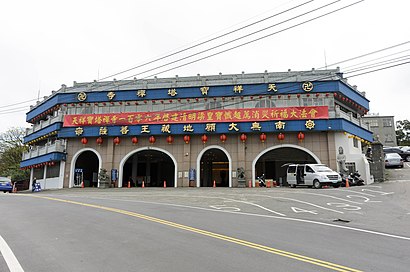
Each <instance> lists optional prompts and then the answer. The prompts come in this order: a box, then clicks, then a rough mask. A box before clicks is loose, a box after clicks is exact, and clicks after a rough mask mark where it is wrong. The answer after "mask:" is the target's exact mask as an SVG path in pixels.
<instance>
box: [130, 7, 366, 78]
mask: <svg viewBox="0 0 410 272" xmlns="http://www.w3.org/2000/svg"><path fill="white" fill-rule="evenodd" d="M340 1H341V0H336V1H333V2H331V3H329V4H326V5H323V6H320V7H318V8H315V9H313V10H310V11H307V12H304V13H302V14H299V15H297V16H294V17H291V18H289V19H286V20H284V21H281V22H279V23H276V24H273V25H271V26H268V27H265V28H262V29H260V30H257V31H254V32H251V33H249V34H246V35H243V36H241V37H239V38H235V39H233V40H230V41H227V42H224V43H222V44H219V45H216V46H213V47H211V48H208V49H205V50H202V51H200V52H197V53H194V54H191V55H188V56H185V57H182V58H180V59H178V60H175V61H171V62H168V63H166V64H163V65H160V66H157V67H154V68H151V69H148V70H145V71H142V72H139V73H137V74H133V75H131V76H127V77H125V78H123V79H129V78H133V77H137V76H140V75H142V74H146V73H148V72H151V71H155V70H157V69H160V68H163V67H167V66H169V65H172V64H175V63H178V62H181V61H183V60H186V59H189V58H192V57H194V56H198V55H200V54H203V53H206V52H208V51H212V50H214V49H217V48H220V47H222V46H225V45H228V44H231V43H233V42H237V41H239V40H242V39H244V38H247V37H250V36H252V35H255V34H257V33H260V32H263V31H266V30H268V29H270V28H272V27H276V26H279V25H281V24H284V23H287V22H290V21H292V20H295V19H298V18H301V17H303V16H306V15H308V14H310V13H313V12H316V11H318V10H320V9H323V8H326V7H328V6H330V5H333V4H335V3H337V2H340ZM363 1H364V0H360V1H357V2H355V3H354V4H358V3H360V2H363ZM354 4H350V5H347V6H345V7H343V8H340V9H336V10H334V11H331V12H328V13H325V14H323V15H320V16H317V17H314V18H312V19H309V20H306V21H304V22H301V23H298V24H295V25H293V26H290V27H286V28H284V29H282V30H279V31H276V32H273V33H271V34H268V35H265V36H262V37H259V38H256V39H254V40H251V41H248V42H244V43H242V44H239V45H236V46H233V47H231V48H228V49H225V50H222V51H219V52H216V53H214V54H211V55H208V56H205V57H202V58H199V59H197V60H193V61H190V62H187V63H185V64H181V65H178V66H176V67H172V68H170V69H167V70H163V71H160V72H158V73H154V74H151V75H148V76H145V77H144V78H143V79H146V78H150V77H153V76H156V75H159V74H162V73H165V72H168V71H172V70H175V69H177V68H181V67H184V66H187V65H189V64H193V63H196V62H199V61H202V60H204V59H208V58H211V57H214V56H217V55H220V54H222V53H226V52H228V51H232V50H234V49H237V48H240V47H242V46H245V45H248V44H251V43H254V42H257V41H260V40H262V39H265V38H268V37H271V36H273V35H276V34H279V33H282V32H284V31H286V30H289V29H292V28H295V27H298V26H301V25H303V24H306V23H309V22H311V21H314V20H316V19H319V18H322V17H324V16H327V15H329V14H332V13H334V12H337V11H340V10H342V9H344V8H347V7H350V6H352V5H354Z"/></svg>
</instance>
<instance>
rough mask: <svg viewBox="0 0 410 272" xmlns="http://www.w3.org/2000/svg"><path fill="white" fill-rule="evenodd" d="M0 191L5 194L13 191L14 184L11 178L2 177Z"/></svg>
mask: <svg viewBox="0 0 410 272" xmlns="http://www.w3.org/2000/svg"><path fill="white" fill-rule="evenodd" d="M0 191H3V192H4V193H6V192H10V193H11V192H12V191H13V184H12V183H11V180H10V179H9V178H5V177H0Z"/></svg>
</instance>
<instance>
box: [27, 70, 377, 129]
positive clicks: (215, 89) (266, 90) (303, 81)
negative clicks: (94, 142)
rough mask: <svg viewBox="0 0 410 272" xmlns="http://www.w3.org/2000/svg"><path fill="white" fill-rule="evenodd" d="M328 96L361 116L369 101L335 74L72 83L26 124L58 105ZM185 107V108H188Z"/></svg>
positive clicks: (33, 113) (33, 110)
mask: <svg viewBox="0 0 410 272" xmlns="http://www.w3.org/2000/svg"><path fill="white" fill-rule="evenodd" d="M303 93H305V94H312V95H313V94H317V93H333V94H334V95H335V98H336V99H338V100H340V102H341V103H346V104H352V105H354V106H355V108H356V110H357V112H358V113H359V114H360V115H363V114H364V113H365V112H367V111H368V109H369V101H368V100H367V99H366V98H365V97H364V95H363V94H361V93H360V92H358V91H356V90H355V89H354V88H353V87H351V86H350V85H348V84H347V83H346V81H345V80H344V79H342V77H341V74H340V73H338V70H324V71H308V72H287V73H286V72H285V73H263V74H241V75H227V76H222V75H219V76H207V77H201V76H198V77H186V78H178V77H176V78H172V79H170V78H168V79H152V80H138V81H137V80H135V81H110V82H98V83H97V82H93V83H83V84H77V83H75V84H74V86H73V87H70V88H67V87H66V86H63V87H62V88H61V89H60V90H59V91H57V92H54V93H53V94H52V95H51V97H49V98H46V99H45V101H43V102H41V103H39V104H38V105H36V106H34V107H32V108H31V110H30V112H28V113H27V118H26V119H27V121H28V122H31V123H36V122H38V120H40V119H42V118H44V117H45V116H47V114H49V113H50V111H53V110H56V109H58V107H59V106H61V105H64V104H82V103H85V104H87V103H127V102H128V103H130V102H133V103H135V102H137V103H144V102H145V101H157V102H158V104H160V103H161V101H163V100H172V99H178V100H189V99H193V101H195V100H196V99H205V98H206V99H213V98H218V97H219V98H230V97H251V96H253V97H258V96H275V97H281V96H286V95H292V94H303ZM193 101H187V102H193Z"/></svg>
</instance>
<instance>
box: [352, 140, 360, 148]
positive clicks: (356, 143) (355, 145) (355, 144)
mask: <svg viewBox="0 0 410 272" xmlns="http://www.w3.org/2000/svg"><path fill="white" fill-rule="evenodd" d="M353 146H354V147H356V148H357V147H359V141H358V140H357V139H355V138H353Z"/></svg>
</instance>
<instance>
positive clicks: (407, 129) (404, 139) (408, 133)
mask: <svg viewBox="0 0 410 272" xmlns="http://www.w3.org/2000/svg"><path fill="white" fill-rule="evenodd" d="M396 128H397V130H396V137H397V142H398V144H399V145H410V121H409V120H407V119H406V120H403V121H397V122H396Z"/></svg>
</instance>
